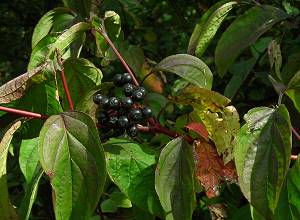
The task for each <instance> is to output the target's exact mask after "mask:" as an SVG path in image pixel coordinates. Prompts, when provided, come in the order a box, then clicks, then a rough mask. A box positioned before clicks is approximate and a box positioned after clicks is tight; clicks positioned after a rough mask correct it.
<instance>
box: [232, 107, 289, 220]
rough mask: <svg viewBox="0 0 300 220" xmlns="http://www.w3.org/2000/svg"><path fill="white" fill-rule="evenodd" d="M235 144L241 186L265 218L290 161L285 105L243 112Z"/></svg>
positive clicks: (278, 191)
mask: <svg viewBox="0 0 300 220" xmlns="http://www.w3.org/2000/svg"><path fill="white" fill-rule="evenodd" d="M244 118H245V120H246V124H245V125H244V126H243V127H242V128H241V131H240V133H239V135H238V138H237V146H236V148H235V152H234V153H235V164H236V169H237V173H238V176H239V184H240V187H241V190H242V192H243V194H244V195H245V197H246V198H247V199H248V200H249V202H250V203H251V204H252V205H253V206H254V208H255V209H256V210H257V211H258V212H259V213H260V214H262V215H263V216H265V217H266V218H269V217H270V216H272V215H273V213H274V211H275V209H276V207H277V203H278V199H279V196H280V192H281V189H282V185H283V183H284V179H285V176H286V174H287V171H288V168H289V165H290V156H291V147H292V146H291V145H292V143H291V137H292V136H291V135H292V131H291V123H290V118H289V113H288V111H287V109H286V107H285V106H283V105H281V106H280V107H278V108H277V109H272V108H267V107H259V108H254V109H251V110H250V111H249V112H248V113H247V114H246V115H245V117H244Z"/></svg>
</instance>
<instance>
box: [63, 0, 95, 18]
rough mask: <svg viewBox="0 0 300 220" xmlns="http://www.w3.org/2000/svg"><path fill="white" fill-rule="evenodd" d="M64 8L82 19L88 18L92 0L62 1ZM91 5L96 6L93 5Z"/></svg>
mask: <svg viewBox="0 0 300 220" xmlns="http://www.w3.org/2000/svg"><path fill="white" fill-rule="evenodd" d="M62 1H63V3H64V5H65V6H66V7H69V8H70V9H72V10H74V11H75V12H77V13H79V14H80V15H82V16H83V17H88V16H89V14H90V11H91V8H92V2H93V0H76V1H74V0H62ZM93 4H96V2H95V3H93Z"/></svg>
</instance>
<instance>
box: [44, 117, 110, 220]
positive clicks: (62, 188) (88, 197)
mask: <svg viewBox="0 0 300 220" xmlns="http://www.w3.org/2000/svg"><path fill="white" fill-rule="evenodd" d="M39 152H40V162H41V165H42V167H43V169H44V171H45V173H46V174H47V175H48V176H49V177H50V180H51V185H52V188H53V194H54V198H55V200H54V201H55V202H54V211H55V216H56V219H57V220H60V219H61V220H64V219H88V218H89V217H90V216H91V215H92V214H93V212H94V210H95V208H96V206H97V203H98V200H99V198H100V195H101V193H102V190H103V186H104V183H105V178H106V168H105V167H106V165H105V157H104V151H103V148H102V145H101V143H100V139H99V135H98V130H97V128H96V125H95V123H94V122H93V120H92V119H91V118H90V117H89V116H88V115H86V114H84V113H80V112H68V113H62V114H60V115H54V116H51V117H50V118H48V119H47V121H46V122H45V124H44V126H43V128H42V130H41V132H40V141H39Z"/></svg>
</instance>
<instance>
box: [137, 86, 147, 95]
mask: <svg viewBox="0 0 300 220" xmlns="http://www.w3.org/2000/svg"><path fill="white" fill-rule="evenodd" d="M138 89H139V90H140V91H141V92H142V93H143V94H144V95H146V93H147V92H146V89H145V88H144V87H139V88H138Z"/></svg>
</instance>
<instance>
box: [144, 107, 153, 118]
mask: <svg viewBox="0 0 300 220" xmlns="http://www.w3.org/2000/svg"><path fill="white" fill-rule="evenodd" d="M143 116H144V117H145V118H150V117H151V116H152V110H151V108H149V107H147V106H146V107H144V108H143Z"/></svg>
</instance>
